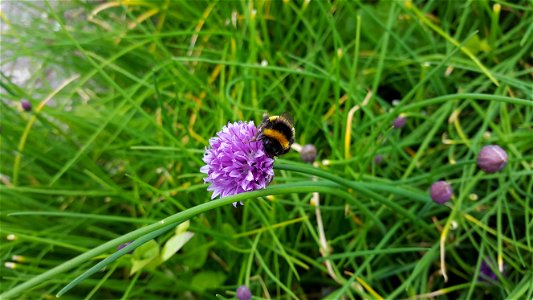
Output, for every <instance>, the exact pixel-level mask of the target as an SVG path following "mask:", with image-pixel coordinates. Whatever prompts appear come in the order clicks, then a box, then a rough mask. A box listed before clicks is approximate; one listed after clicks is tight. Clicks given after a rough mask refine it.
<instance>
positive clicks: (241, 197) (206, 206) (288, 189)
mask: <svg viewBox="0 0 533 300" xmlns="http://www.w3.org/2000/svg"><path fill="white" fill-rule="evenodd" d="M311 192H319V193H326V194H334V195H340V193H339V189H338V188H332V187H327V186H319V185H318V184H313V183H305V184H294V183H293V184H279V185H276V186H272V187H269V188H266V189H264V190H259V191H253V192H248V193H242V194H238V195H234V196H230V197H226V198H223V199H219V200H216V201H209V202H206V203H202V204H199V205H197V206H194V207H191V208H189V209H187V210H185V211H182V212H179V213H177V214H175V215H172V216H170V217H167V218H165V219H163V220H161V221H159V222H156V223H153V224H151V225H148V226H146V227H142V228H139V229H137V230H134V231H132V232H130V233H127V234H125V235H123V236H121V237H118V238H116V239H113V240H111V241H108V242H106V243H104V244H102V245H100V246H98V247H96V248H93V249H91V250H89V251H87V252H85V253H83V254H81V255H78V256H76V257H74V258H72V259H70V260H68V261H66V262H64V263H62V264H61V265H59V266H57V267H55V268H53V269H51V270H48V271H47V272H45V273H43V274H40V275H37V276H35V277H33V278H31V279H29V280H28V281H26V282H24V283H22V284H20V285H18V286H16V287H14V288H12V289H11V290H9V291H6V292H5V293H3V294H1V295H0V298H2V299H8V298H13V297H16V296H18V295H20V294H21V293H22V292H24V291H27V290H28V289H30V288H32V287H35V286H36V285H39V284H41V283H43V282H45V281H47V280H49V279H51V278H53V277H54V276H56V275H58V274H61V273H64V272H66V271H68V270H70V269H72V268H74V267H77V266H79V265H80V264H82V263H84V262H86V261H88V260H90V259H92V258H94V257H95V256H98V255H100V254H103V253H105V252H107V251H109V250H111V249H115V248H116V247H117V246H118V245H120V244H123V243H126V242H129V241H132V240H135V239H137V238H139V237H141V236H144V235H146V234H149V233H151V232H154V231H156V230H159V229H161V228H163V227H165V226H169V224H173V225H177V224H179V223H181V222H184V221H186V220H189V219H190V218H192V217H194V216H196V215H198V214H201V213H204V212H206V211H209V210H212V209H215V208H219V207H222V206H225V205H230V204H231V203H233V202H239V201H245V200H248V199H255V198H258V197H264V196H268V195H279V194H288V193H311ZM124 249H126V248H124Z"/></svg>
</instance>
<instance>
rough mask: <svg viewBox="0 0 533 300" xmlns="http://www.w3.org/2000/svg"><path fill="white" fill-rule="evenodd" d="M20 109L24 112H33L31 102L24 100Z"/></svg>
mask: <svg viewBox="0 0 533 300" xmlns="http://www.w3.org/2000/svg"><path fill="white" fill-rule="evenodd" d="M20 107H22V109H23V110H24V111H31V102H30V101H28V100H26V99H22V100H20Z"/></svg>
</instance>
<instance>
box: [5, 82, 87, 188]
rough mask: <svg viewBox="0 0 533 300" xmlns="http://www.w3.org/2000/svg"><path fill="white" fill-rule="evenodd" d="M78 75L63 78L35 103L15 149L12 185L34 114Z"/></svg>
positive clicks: (15, 180) (15, 182)
mask: <svg viewBox="0 0 533 300" xmlns="http://www.w3.org/2000/svg"><path fill="white" fill-rule="evenodd" d="M78 78H79V75H73V76H71V77H70V78H68V79H67V80H65V81H64V82H63V83H62V84H61V85H60V86H59V87H57V88H56V89H55V90H53V91H52V92H51V93H50V94H49V95H48V96H46V97H45V98H44V99H43V101H41V102H40V103H39V105H37V107H36V108H35V112H34V115H32V116H31V117H30V120H29V121H28V123H27V125H26V129H24V132H23V133H22V136H21V137H20V142H19V145H18V149H17V154H16V155H15V159H14V161H13V185H15V186H16V185H18V177H19V170H20V161H21V159H22V152H24V145H25V144H26V139H27V138H28V135H29V134H30V130H31V128H32V126H33V123H35V121H36V120H37V116H36V115H35V114H38V113H39V112H40V111H41V110H42V109H43V107H45V106H46V104H47V103H48V102H49V101H50V100H52V98H53V97H54V96H55V95H57V93H59V92H60V91H61V90H63V89H64V88H65V87H66V86H67V85H69V84H70V83H72V82H73V81H74V80H76V79H78Z"/></svg>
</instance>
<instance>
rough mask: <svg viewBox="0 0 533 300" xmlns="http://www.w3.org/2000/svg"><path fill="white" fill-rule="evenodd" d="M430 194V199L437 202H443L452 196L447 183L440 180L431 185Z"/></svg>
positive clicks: (450, 188)
mask: <svg viewBox="0 0 533 300" xmlns="http://www.w3.org/2000/svg"><path fill="white" fill-rule="evenodd" d="M430 194H431V200H433V201H434V202H436V203H438V204H444V203H446V202H448V201H449V200H450V199H451V198H452V194H453V190H452V187H451V185H450V184H449V183H447V182H446V181H444V180H441V181H437V182H435V183H433V184H432V185H431V189H430Z"/></svg>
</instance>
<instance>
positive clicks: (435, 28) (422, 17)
mask: <svg viewBox="0 0 533 300" xmlns="http://www.w3.org/2000/svg"><path fill="white" fill-rule="evenodd" d="M405 8H406V9H407V10H411V11H413V12H414V14H415V15H416V16H417V18H418V20H420V21H422V23H424V24H426V25H427V26H428V27H429V28H431V29H432V30H433V31H435V32H437V33H438V34H439V35H440V36H442V37H443V38H444V39H446V40H447V41H448V42H450V43H451V44H452V45H454V46H455V47H458V48H459V49H460V50H461V51H462V52H463V53H464V54H466V56H468V57H469V58H470V59H471V60H472V61H473V62H474V63H475V64H476V65H477V66H478V67H479V68H480V69H481V71H482V72H483V73H484V74H485V75H486V76H487V77H488V78H489V79H490V80H491V81H492V82H493V83H494V84H495V85H496V86H499V85H500V83H499V82H498V80H497V79H496V78H495V77H494V76H493V75H492V74H491V72H490V71H489V69H487V67H485V66H484V65H483V64H482V63H481V62H480V61H479V59H477V57H476V56H475V55H474V54H472V52H470V50H469V49H468V48H466V47H463V46H461V43H459V42H458V41H457V40H455V39H454V38H453V37H451V36H450V35H449V34H447V33H446V32H444V31H443V30H442V29H440V28H439V27H438V26H437V25H435V24H433V22H431V21H430V20H429V19H428V18H427V17H426V15H424V14H423V13H422V12H421V11H420V10H419V9H418V8H417V7H416V6H415V5H413V3H412V2H410V1H409V2H406V5H405Z"/></svg>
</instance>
